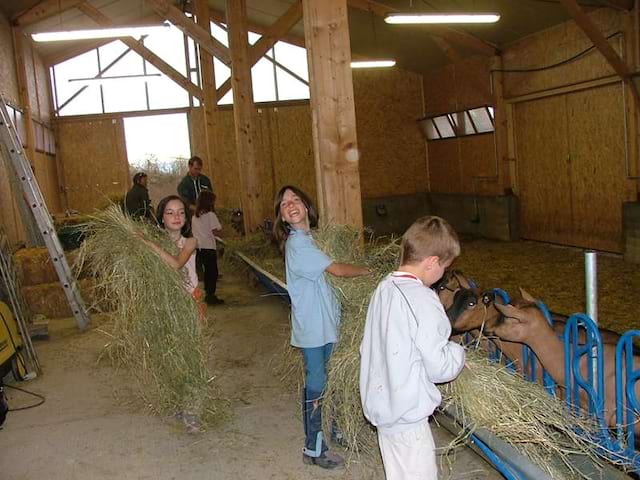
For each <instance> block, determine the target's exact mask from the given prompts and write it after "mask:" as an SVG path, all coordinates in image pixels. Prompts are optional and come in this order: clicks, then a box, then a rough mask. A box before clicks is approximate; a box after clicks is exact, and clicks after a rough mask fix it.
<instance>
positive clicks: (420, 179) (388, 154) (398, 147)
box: [353, 68, 428, 198]
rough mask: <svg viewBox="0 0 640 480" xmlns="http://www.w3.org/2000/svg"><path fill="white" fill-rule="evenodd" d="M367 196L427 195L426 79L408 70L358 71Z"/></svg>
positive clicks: (358, 116)
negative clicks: (420, 126) (423, 124)
mask: <svg viewBox="0 0 640 480" xmlns="http://www.w3.org/2000/svg"><path fill="white" fill-rule="evenodd" d="M353 80H354V82H353V83H354V99H355V106H356V124H357V135H358V147H359V149H360V188H361V193H362V197H363V198H372V197H382V196H388V195H403V194H410V193H417V192H426V191H427V188H428V185H427V182H428V179H427V170H426V145H425V141H424V139H423V137H422V134H421V133H420V130H419V129H418V125H417V120H418V119H419V118H421V117H422V116H423V105H422V78H421V77H420V76H419V75H416V74H413V73H410V72H407V71H406V70H402V69H398V68H394V69H387V70H368V71H367V70H354V75H353Z"/></svg>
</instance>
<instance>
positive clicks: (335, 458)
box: [302, 450, 344, 470]
mask: <svg viewBox="0 0 640 480" xmlns="http://www.w3.org/2000/svg"><path fill="white" fill-rule="evenodd" d="M302 463H304V464H305V465H317V466H319V467H320V468H326V469H327V470H333V469H334V468H342V467H344V458H342V457H341V456H340V455H338V454H337V453H334V452H330V451H329V450H327V451H326V452H324V453H323V454H322V455H320V456H319V457H310V456H308V455H305V454H304V453H303V454H302Z"/></svg>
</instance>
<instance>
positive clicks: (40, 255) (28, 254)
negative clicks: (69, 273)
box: [14, 247, 78, 287]
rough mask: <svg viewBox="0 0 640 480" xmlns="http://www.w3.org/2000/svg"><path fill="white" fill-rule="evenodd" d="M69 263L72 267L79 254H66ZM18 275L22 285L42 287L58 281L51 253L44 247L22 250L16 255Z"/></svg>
mask: <svg viewBox="0 0 640 480" xmlns="http://www.w3.org/2000/svg"><path fill="white" fill-rule="evenodd" d="M65 256H66V258H67V263H68V264H69V265H72V264H73V263H74V262H75V261H76V258H77V257H78V253H77V252H67V253H66V254H65ZM14 260H15V265H16V274H17V277H18V281H19V282H20V285H22V286H23V287H26V286H29V285H40V284H43V283H53V282H57V281H58V274H57V272H56V270H55V268H54V267H53V262H52V261H51V257H50V256H49V251H48V250H47V249H46V248H44V247H38V248H21V249H20V250H17V251H16V252H15V253H14Z"/></svg>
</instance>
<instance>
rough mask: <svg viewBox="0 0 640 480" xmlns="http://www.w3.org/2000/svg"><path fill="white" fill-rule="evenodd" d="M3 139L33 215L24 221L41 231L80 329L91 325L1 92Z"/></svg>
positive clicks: (0, 109)
mask: <svg viewBox="0 0 640 480" xmlns="http://www.w3.org/2000/svg"><path fill="white" fill-rule="evenodd" d="M0 141H2V144H3V145H4V147H5V150H6V153H7V158H8V160H9V163H10V164H11V167H13V173H14V175H15V177H16V179H17V182H16V183H17V185H18V186H19V188H20V189H21V190H22V193H23V194H24V199H25V202H26V203H27V204H28V206H29V210H30V211H31V214H32V215H31V217H32V218H23V220H24V222H25V224H33V223H34V222H35V225H36V226H37V229H38V232H39V233H40V235H41V236H42V239H43V241H44V244H45V246H46V247H47V250H48V251H49V256H50V257H51V261H52V262H53V266H54V268H55V270H56V273H57V274H58V278H59V279H60V283H61V284H62V287H63V289H64V293H65V296H66V297H67V301H68V302H69V306H70V307H71V311H72V312H73V316H74V318H75V319H76V323H77V324H78V327H79V328H80V329H84V328H85V327H86V326H87V325H88V324H89V314H88V312H87V308H86V307H85V304H84V301H83V300H82V296H81V295H80V290H79V289H78V286H77V285H76V281H75V278H74V277H73V274H72V273H71V269H70V268H69V264H68V263H67V259H66V258H65V256H64V250H63V249H62V245H61V244H60V240H59V239H58V234H57V233H56V230H55V228H54V226H53V221H52V220H51V215H50V214H49V210H48V209H47V204H46V203H45V201H44V197H43V196H42V192H41V191H40V187H39V186H38V182H37V180H36V178H35V177H34V175H33V171H32V170H31V165H30V164H29V161H28V160H27V157H26V155H25V152H24V150H23V148H22V142H21V141H20V139H19V138H18V134H17V132H16V128H15V125H14V124H13V121H12V120H11V117H9V112H8V111H7V104H6V102H5V99H4V97H3V96H2V95H0ZM7 167H8V168H7V169H8V170H9V171H11V167H9V165H7ZM15 193H16V192H14V194H15ZM20 200H21V199H18V201H20Z"/></svg>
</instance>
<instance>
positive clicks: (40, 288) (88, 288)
mask: <svg viewBox="0 0 640 480" xmlns="http://www.w3.org/2000/svg"><path fill="white" fill-rule="evenodd" d="M77 285H78V288H79V289H80V293H81V295H82V299H83V300H84V303H85V305H86V306H87V307H92V306H93V309H94V310H102V309H103V308H105V305H104V304H102V305H94V302H96V297H95V287H96V282H95V280H94V279H93V278H83V279H80V280H78V281H77ZM22 295H23V297H24V300H25V302H26V304H27V305H28V306H29V310H30V311H31V313H33V314H41V315H44V316H46V317H48V318H68V317H71V316H73V313H72V312H71V308H70V307H69V302H68V301H67V297H66V295H65V294H64V289H63V288H62V285H61V284H60V282H51V283H42V284H40V285H30V286H27V287H22Z"/></svg>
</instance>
